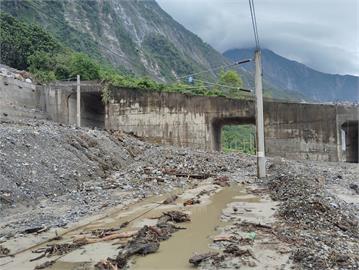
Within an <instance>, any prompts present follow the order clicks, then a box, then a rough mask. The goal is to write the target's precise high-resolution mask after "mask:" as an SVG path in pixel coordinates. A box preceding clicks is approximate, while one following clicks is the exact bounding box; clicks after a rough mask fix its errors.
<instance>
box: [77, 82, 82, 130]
mask: <svg viewBox="0 0 359 270" xmlns="http://www.w3.org/2000/svg"><path fill="white" fill-rule="evenodd" d="M76 92H77V95H76V103H77V106H76V109H77V110H76V112H77V114H76V116H77V117H76V118H77V121H76V124H77V127H81V82H80V75H77V91H76Z"/></svg>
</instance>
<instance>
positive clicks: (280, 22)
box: [157, 0, 359, 75]
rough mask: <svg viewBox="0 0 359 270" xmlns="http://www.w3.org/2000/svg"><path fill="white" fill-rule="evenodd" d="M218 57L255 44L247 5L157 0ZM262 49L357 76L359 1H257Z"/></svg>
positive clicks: (239, 0)
mask: <svg viewBox="0 0 359 270" xmlns="http://www.w3.org/2000/svg"><path fill="white" fill-rule="evenodd" d="M157 2H158V3H159V4H160V5H161V7H162V8H163V9H164V10H166V11H167V12H168V13H169V14H170V15H171V16H172V17H174V18H175V19H176V20H177V21H179V22H180V23H182V24H183V25H184V26H185V27H186V28H188V29H189V30H191V31H192V32H194V33H196V34H197V35H198V36H200V37H201V38H202V39H203V40H204V41H206V42H207V43H209V44H211V45H212V46H213V47H215V48H216V49H217V50H219V51H220V52H223V51H225V50H227V49H231V48H247V47H252V46H253V45H254V41H253V32H252V28H251V19H250V13H249V5H248V1H247V0H157ZM254 2H255V6H256V13H257V21H258V31H259V35H260V41H261V46H262V47H265V48H268V49H271V50H273V51H275V52H276V53H278V54H280V55H283V56H285V57H287V58H290V59H293V60H297V61H299V62H302V63H304V64H306V65H308V66H310V67H312V68H314V69H317V70H320V71H323V72H328V73H338V74H354V75H359V0H255V1H254Z"/></svg>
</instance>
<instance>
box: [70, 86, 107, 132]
mask: <svg viewBox="0 0 359 270" xmlns="http://www.w3.org/2000/svg"><path fill="white" fill-rule="evenodd" d="M68 108H69V110H68V111H69V124H70V125H76V119H77V97H76V93H74V94H71V95H70V96H69V98H68ZM105 116H106V110H105V104H104V103H103V102H102V97H101V93H97V92H96V93H81V126H82V127H89V128H99V129H103V128H105Z"/></svg>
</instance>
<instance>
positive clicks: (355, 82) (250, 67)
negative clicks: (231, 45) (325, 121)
mask: <svg viewBox="0 0 359 270" xmlns="http://www.w3.org/2000/svg"><path fill="white" fill-rule="evenodd" d="M253 55H254V50H253V49H233V50H229V51H226V52H225V53H224V56H226V57H227V58H228V59H230V60H232V61H236V60H238V59H244V58H253ZM262 66H263V79H264V82H265V86H267V88H273V89H281V90H282V92H283V91H284V93H286V94H287V95H292V94H295V95H298V93H299V94H301V95H303V96H305V97H307V98H309V99H312V100H315V101H319V102H333V101H349V102H358V101H359V77H356V76H350V75H345V76H343V75H333V74H326V73H322V72H319V71H316V70H314V69H311V68H309V67H307V66H305V65H303V64H301V63H298V62H296V61H292V60H289V59H286V58H284V57H282V56H280V55H278V54H276V53H274V52H272V51H270V50H267V49H264V50H262ZM254 69H255V67H254V64H253V63H251V64H247V65H243V66H242V67H241V68H240V69H239V72H240V73H242V74H247V76H249V77H251V76H253V74H254Z"/></svg>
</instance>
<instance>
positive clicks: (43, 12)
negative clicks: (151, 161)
mask: <svg viewBox="0 0 359 270" xmlns="http://www.w3.org/2000/svg"><path fill="white" fill-rule="evenodd" d="M1 9H2V11H5V12H8V13H10V14H12V15H13V16H15V17H17V18H19V19H21V20H25V21H27V22H35V23H39V24H40V25H42V26H43V27H44V28H45V29H47V30H48V31H50V32H52V33H53V34H54V35H55V36H56V37H57V38H58V39H60V40H61V41H63V42H64V43H65V44H66V45H68V46H70V47H71V48H73V49H75V50H78V51H84V52H86V53H89V54H90V55H92V56H93V57H96V58H98V59H102V60H105V61H107V62H109V63H110V64H111V65H113V66H115V67H116V68H119V69H122V70H123V71H127V72H129V73H133V74H136V75H149V76H151V77H153V78H156V79H158V80H161V81H171V80H174V79H176V78H177V77H180V76H183V75H187V74H189V73H192V72H195V71H197V70H203V69H208V68H209V67H211V66H217V65H221V64H224V63H226V61H227V60H226V59H225V58H224V57H223V56H222V55H221V54H220V53H218V52H217V51H215V50H214V49H213V48H212V47H210V46H209V45H208V44H206V43H204V42H203V41H202V40H201V39H200V38H199V37H197V36H196V35H195V34H193V33H191V32H190V31H188V30H187V29H185V28H184V27H183V26H182V25H180V24H179V23H177V22H176V21H175V20H173V19H172V18H171V17H170V16H169V15H168V14H167V13H166V12H164V11H163V10H162V9H161V8H160V6H159V5H158V4H157V3H156V2H155V1H154V0H147V1H137V0H132V1H120V0H90V1H81V0H65V1H50V0H49V1H46V0H45V1H40V0H11V1H9V0H3V1H1ZM210 76H214V74H210Z"/></svg>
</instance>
